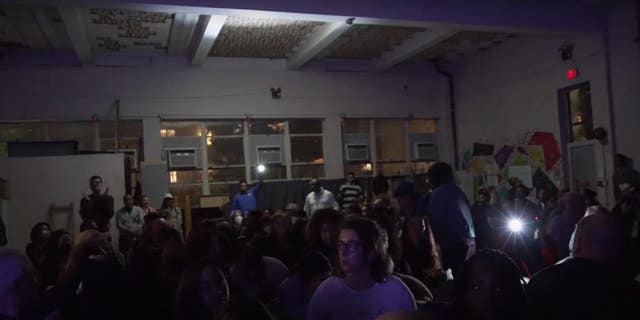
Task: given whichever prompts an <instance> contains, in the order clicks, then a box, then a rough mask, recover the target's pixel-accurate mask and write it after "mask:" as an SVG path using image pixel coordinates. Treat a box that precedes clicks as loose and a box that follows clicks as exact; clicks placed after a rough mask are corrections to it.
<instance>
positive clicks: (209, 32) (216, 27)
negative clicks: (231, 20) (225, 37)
mask: <svg viewBox="0 0 640 320" xmlns="http://www.w3.org/2000/svg"><path fill="white" fill-rule="evenodd" d="M226 20H227V17H226V16H217V15H211V16H209V15H203V16H200V21H201V22H202V26H203V27H202V29H201V30H199V32H198V34H196V35H195V36H194V39H193V40H194V43H195V51H194V53H193V57H192V59H191V65H193V66H198V67H199V66H202V65H204V63H205V61H207V57H208V56H209V52H210V51H211V48H212V47H213V44H214V43H215V42H216V39H217V38H218V35H219V34H220V30H222V26H223V25H224V22H225V21H226Z"/></svg>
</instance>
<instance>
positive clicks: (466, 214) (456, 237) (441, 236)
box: [427, 183, 476, 247]
mask: <svg viewBox="0 0 640 320" xmlns="http://www.w3.org/2000/svg"><path fill="white" fill-rule="evenodd" d="M427 211H428V213H429V222H430V223H431V229H432V230H433V236H434V237H435V239H436V242H438V244H440V246H442V247H448V246H450V245H455V244H459V243H464V241H465V240H466V239H473V238H475V237H476V235H475V232H474V230H473V220H472V218H471V210H470V209H469V201H468V200H467V196H466V195H465V194H464V192H462V190H460V188H458V186H456V184H455V183H449V184H446V185H443V186H440V187H438V188H436V189H435V190H433V192H432V193H431V196H430V197H429V205H428V208H427Z"/></svg>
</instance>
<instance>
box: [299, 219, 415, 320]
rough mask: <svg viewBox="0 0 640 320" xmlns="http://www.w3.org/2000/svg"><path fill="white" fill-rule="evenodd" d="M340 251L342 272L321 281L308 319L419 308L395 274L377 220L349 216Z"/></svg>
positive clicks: (359, 316) (342, 229)
mask: <svg viewBox="0 0 640 320" xmlns="http://www.w3.org/2000/svg"><path fill="white" fill-rule="evenodd" d="M338 255H339V261H340V268H341V271H342V274H341V276H339V277H330V278H328V279H327V280H325V281H324V282H323V283H322V284H321V285H320V287H319V288H318V290H317V291H316V293H315V294H314V295H313V297H312V298H311V302H310V304H309V309H308V312H307V319H354V320H358V319H375V318H376V317H378V316H380V315H383V314H386V313H390V312H394V311H401V310H406V311H413V310H416V303H415V300H414V298H413V295H412V294H411V292H410V291H409V289H408V288H407V287H406V286H405V285H404V284H403V283H402V282H401V281H400V280H399V279H398V278H396V277H394V276H392V275H391V272H392V270H393V262H392V260H391V258H390V257H389V255H388V254H387V253H386V250H385V243H384V238H383V237H382V235H381V233H380V231H379V229H378V227H377V225H376V224H375V222H373V221H371V220H367V219H364V218H359V217H351V218H348V219H347V220H346V221H345V222H344V223H343V224H342V226H341V227H340V235H339V237H338Z"/></svg>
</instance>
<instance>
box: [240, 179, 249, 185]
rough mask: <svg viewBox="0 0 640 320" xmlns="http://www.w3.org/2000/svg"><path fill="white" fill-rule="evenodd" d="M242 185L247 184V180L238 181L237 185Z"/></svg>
mask: <svg viewBox="0 0 640 320" xmlns="http://www.w3.org/2000/svg"><path fill="white" fill-rule="evenodd" d="M243 183H247V180H244V179H242V180H240V181H238V185H241V184H243Z"/></svg>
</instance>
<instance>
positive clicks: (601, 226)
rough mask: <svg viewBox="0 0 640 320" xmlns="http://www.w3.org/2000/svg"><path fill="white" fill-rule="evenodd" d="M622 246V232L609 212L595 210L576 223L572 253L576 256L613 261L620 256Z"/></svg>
mask: <svg viewBox="0 0 640 320" xmlns="http://www.w3.org/2000/svg"><path fill="white" fill-rule="evenodd" d="M623 246H624V235H623V232H622V230H621V228H620V226H619V225H618V223H617V221H616V220H615V219H614V218H613V217H612V216H611V215H609V214H606V213H603V212H596V213H593V214H591V215H588V216H586V217H584V218H582V219H581V220H580V221H579V222H578V224H577V225H576V235H575V241H574V243H573V254H574V256H575V257H577V258H585V259H590V260H595V261H598V262H603V263H609V262H614V261H615V260H617V259H618V258H620V256H621V252H622V250H623Z"/></svg>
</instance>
